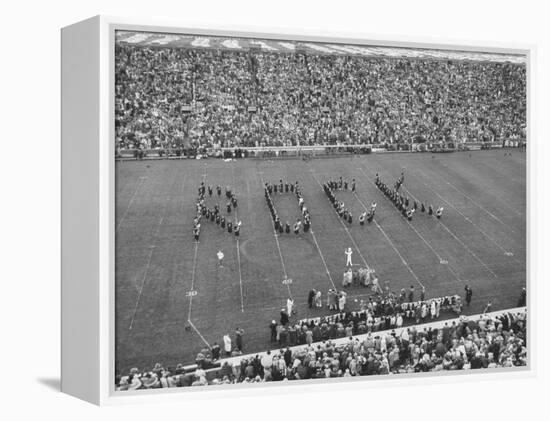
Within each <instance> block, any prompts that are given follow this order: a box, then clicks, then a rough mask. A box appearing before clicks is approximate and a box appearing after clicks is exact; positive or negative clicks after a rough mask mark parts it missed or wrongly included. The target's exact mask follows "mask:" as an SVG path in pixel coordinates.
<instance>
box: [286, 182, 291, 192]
mask: <svg viewBox="0 0 550 421" xmlns="http://www.w3.org/2000/svg"><path fill="white" fill-rule="evenodd" d="M289 189H290V186H289V185H288V181H286V182H285V193H288V190H289Z"/></svg>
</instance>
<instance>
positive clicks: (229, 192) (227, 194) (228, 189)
mask: <svg viewBox="0 0 550 421" xmlns="http://www.w3.org/2000/svg"><path fill="white" fill-rule="evenodd" d="M225 197H227V198H228V199H231V187H229V186H225Z"/></svg>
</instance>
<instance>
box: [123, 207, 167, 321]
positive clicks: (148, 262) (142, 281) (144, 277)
mask: <svg viewBox="0 0 550 421" xmlns="http://www.w3.org/2000/svg"><path fill="white" fill-rule="evenodd" d="M163 221H164V216H163V217H161V218H160V220H159V223H158V225H157V229H156V231H155V235H154V238H155V241H154V242H153V244H152V246H151V250H150V251H149V257H148V258H147V264H146V265H145V272H144V273H143V277H142V279H141V285H140V287H139V293H138V298H137V300H136V305H135V307H134V311H133V313H132V320H130V327H129V330H132V327H133V326H134V320H135V318H136V313H137V309H138V307H139V302H140V301H141V295H142V293H143V287H144V286H145V281H146V280H147V275H148V273H149V268H150V267H151V260H152V257H153V251H154V250H155V244H156V242H157V237H158V233H159V231H160V226H161V225H162V222H163Z"/></svg>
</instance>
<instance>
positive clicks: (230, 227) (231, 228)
mask: <svg viewBox="0 0 550 421" xmlns="http://www.w3.org/2000/svg"><path fill="white" fill-rule="evenodd" d="M227 232H228V233H229V234H231V233H232V232H233V224H232V223H231V221H227Z"/></svg>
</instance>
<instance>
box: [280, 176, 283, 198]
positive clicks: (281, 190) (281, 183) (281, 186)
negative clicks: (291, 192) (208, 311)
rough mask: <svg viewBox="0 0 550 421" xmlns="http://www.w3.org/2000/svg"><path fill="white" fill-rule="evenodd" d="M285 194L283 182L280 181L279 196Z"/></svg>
mask: <svg viewBox="0 0 550 421" xmlns="http://www.w3.org/2000/svg"><path fill="white" fill-rule="evenodd" d="M282 193H283V180H282V179H281V180H279V194H282Z"/></svg>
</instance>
